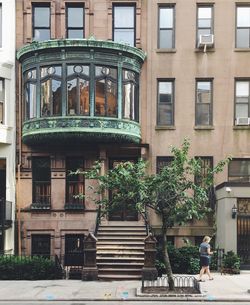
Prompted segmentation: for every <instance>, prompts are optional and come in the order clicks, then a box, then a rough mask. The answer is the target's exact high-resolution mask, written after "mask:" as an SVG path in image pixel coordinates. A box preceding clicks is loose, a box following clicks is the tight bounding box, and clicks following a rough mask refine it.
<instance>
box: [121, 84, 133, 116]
mask: <svg viewBox="0 0 250 305" xmlns="http://www.w3.org/2000/svg"><path fill="white" fill-rule="evenodd" d="M132 96H133V92H132V84H126V85H124V86H123V118H124V119H130V108H131V102H132V101H131V98H132Z"/></svg>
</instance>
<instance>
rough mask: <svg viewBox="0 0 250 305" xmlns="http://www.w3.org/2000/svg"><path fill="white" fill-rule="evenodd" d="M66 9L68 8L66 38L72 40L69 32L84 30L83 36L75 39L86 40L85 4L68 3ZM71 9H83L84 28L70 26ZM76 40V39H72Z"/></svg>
mask: <svg viewBox="0 0 250 305" xmlns="http://www.w3.org/2000/svg"><path fill="white" fill-rule="evenodd" d="M65 8H66V14H65V18H66V20H65V35H66V38H69V39H71V37H69V30H82V32H83V36H82V37H81V38H75V39H83V38H85V3H80V2H77V3H66V5H65ZM70 8H81V9H83V16H82V17H83V26H82V27H70V26H69V25H68V14H69V12H68V10H69V9H70ZM72 39H74V38H72Z"/></svg>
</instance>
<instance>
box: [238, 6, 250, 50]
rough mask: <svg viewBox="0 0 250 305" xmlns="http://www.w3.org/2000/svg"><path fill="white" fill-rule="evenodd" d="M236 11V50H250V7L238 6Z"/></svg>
mask: <svg viewBox="0 0 250 305" xmlns="http://www.w3.org/2000/svg"><path fill="white" fill-rule="evenodd" d="M236 11H237V13H236V24H237V29H236V48H250V6H237V7H236Z"/></svg>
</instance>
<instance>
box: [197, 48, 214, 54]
mask: <svg viewBox="0 0 250 305" xmlns="http://www.w3.org/2000/svg"><path fill="white" fill-rule="evenodd" d="M194 52H195V53H213V52H215V48H206V52H204V48H195V49H194Z"/></svg>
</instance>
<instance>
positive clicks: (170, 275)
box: [162, 217, 174, 290]
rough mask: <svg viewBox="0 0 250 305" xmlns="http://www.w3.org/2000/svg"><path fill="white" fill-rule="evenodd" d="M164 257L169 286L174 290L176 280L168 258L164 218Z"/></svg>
mask: <svg viewBox="0 0 250 305" xmlns="http://www.w3.org/2000/svg"><path fill="white" fill-rule="evenodd" d="M162 243H163V245H162V255H163V260H164V265H165V267H166V272H167V276H168V285H169V289H170V290H174V278H173V272H172V267H171V264H170V260H169V256H168V249H167V224H166V221H165V220H164V217H163V219H162Z"/></svg>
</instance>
